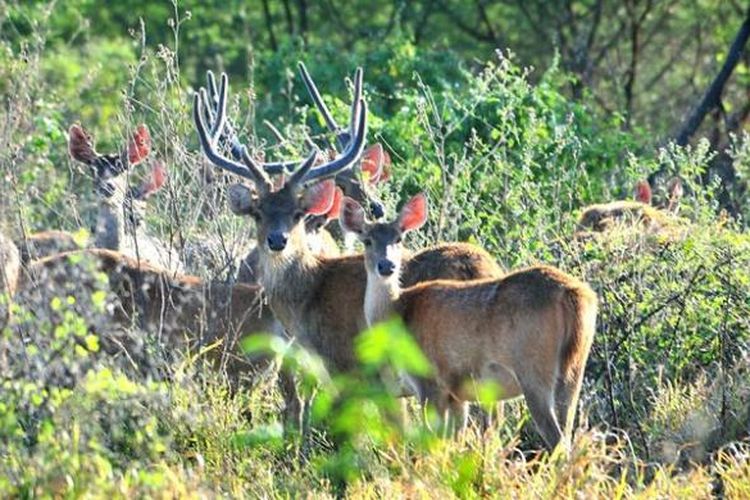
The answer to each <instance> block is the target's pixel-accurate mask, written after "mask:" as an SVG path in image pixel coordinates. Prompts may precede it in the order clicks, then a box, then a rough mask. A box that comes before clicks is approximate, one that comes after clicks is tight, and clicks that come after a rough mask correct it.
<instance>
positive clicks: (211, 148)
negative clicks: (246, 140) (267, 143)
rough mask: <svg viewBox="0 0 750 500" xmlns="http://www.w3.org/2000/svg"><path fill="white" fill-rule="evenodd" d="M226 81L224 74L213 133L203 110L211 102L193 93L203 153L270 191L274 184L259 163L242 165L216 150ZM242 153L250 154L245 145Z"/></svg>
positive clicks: (260, 187)
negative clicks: (207, 126) (258, 165)
mask: <svg viewBox="0 0 750 500" xmlns="http://www.w3.org/2000/svg"><path fill="white" fill-rule="evenodd" d="M226 82H227V78H226V75H222V82H221V83H222V92H220V97H221V95H223V96H224V99H223V102H219V104H220V105H219V107H218V111H217V115H216V122H215V123H214V124H213V126H212V127H211V129H212V133H211V134H209V132H208V130H207V128H206V123H205V122H204V119H203V111H202V106H204V105H205V106H208V105H209V103H207V102H202V100H201V94H200V93H198V92H196V93H194V94H193V120H194V121H195V127H196V130H197V132H198V139H199V140H200V143H201V148H202V149H203V153H204V154H205V155H206V157H207V158H208V159H209V160H210V161H211V163H213V164H214V165H216V166H217V167H219V168H222V169H224V170H227V171H228V172H231V173H233V174H235V175H239V176H240V177H243V178H245V179H249V180H251V181H252V182H253V183H255V185H256V186H257V187H258V189H259V190H260V191H269V190H270V189H271V186H272V184H271V181H270V179H269V178H268V176H267V175H266V174H265V172H263V171H262V170H260V169H259V168H257V165H254V164H252V163H251V164H248V165H242V164H240V163H237V162H235V161H233V160H230V159H229V158H226V157H224V156H222V155H221V154H220V153H219V152H217V150H216V144H215V143H216V140H217V139H218V137H217V136H216V134H217V132H216V131H218V134H220V133H221V130H222V126H223V122H224V119H225V116H224V115H225V113H226ZM220 101H221V99H220ZM242 154H243V159H244V157H245V156H247V157H248V158H249V156H250V155H249V154H248V153H247V148H245V147H244V146H242Z"/></svg>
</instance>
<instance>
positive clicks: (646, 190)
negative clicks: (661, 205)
mask: <svg viewBox="0 0 750 500" xmlns="http://www.w3.org/2000/svg"><path fill="white" fill-rule="evenodd" d="M635 199H636V200H638V201H640V202H641V203H645V204H646V205H650V204H651V186H649V184H648V181H638V182H637V183H636V184H635Z"/></svg>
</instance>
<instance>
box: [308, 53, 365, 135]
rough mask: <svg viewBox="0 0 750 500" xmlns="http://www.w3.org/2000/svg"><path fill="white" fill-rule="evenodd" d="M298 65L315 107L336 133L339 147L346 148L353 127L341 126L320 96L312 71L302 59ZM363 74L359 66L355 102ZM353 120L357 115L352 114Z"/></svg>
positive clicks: (353, 121) (330, 128)
mask: <svg viewBox="0 0 750 500" xmlns="http://www.w3.org/2000/svg"><path fill="white" fill-rule="evenodd" d="M297 67H298V69H299V73H300V76H301V77H302V81H303V82H304V83H305V88H306V89H307V92H308V94H310V97H311V98H312V100H313V103H314V104H315V107H316V108H318V111H320V114H321V115H323V120H324V121H325V122H326V126H328V130H330V131H331V132H334V133H335V134H336V141H337V142H338V143H339V147H340V148H342V149H343V148H346V146H347V145H348V144H349V141H350V140H351V138H352V136H351V134H350V133H349V132H350V130H351V129H350V130H346V129H343V128H341V127H339V125H338V123H336V120H334V119H333V115H331V112H330V111H329V110H328V106H326V104H325V102H323V98H322V97H321V96H320V92H319V91H318V87H317V86H316V85H315V82H314V81H313V79H312V77H311V76H310V73H309V72H308V71H307V67H305V64H304V63H303V62H302V61H300V62H298V63H297ZM362 76H363V73H362V68H357V72H356V73H355V74H354V102H357V101H358V100H359V98H360V97H361V94H362ZM351 120H352V123H356V120H357V117H356V116H352V117H351Z"/></svg>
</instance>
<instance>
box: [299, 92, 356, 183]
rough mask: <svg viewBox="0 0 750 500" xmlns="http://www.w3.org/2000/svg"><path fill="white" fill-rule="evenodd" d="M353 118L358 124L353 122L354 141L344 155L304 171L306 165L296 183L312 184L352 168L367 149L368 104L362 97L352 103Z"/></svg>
mask: <svg viewBox="0 0 750 500" xmlns="http://www.w3.org/2000/svg"><path fill="white" fill-rule="evenodd" d="M352 116H354V117H356V122H355V121H354V120H352V123H351V129H350V134H351V137H352V140H351V141H349V144H348V145H347V147H346V150H344V153H343V154H342V155H341V156H339V157H338V158H336V159H334V160H333V161H330V162H328V163H324V164H323V165H319V166H317V167H315V168H310V167H311V166H312V165H310V166H308V167H307V169H305V170H304V171H303V168H304V165H303V167H302V168H300V169H299V170H298V171H297V172H295V173H294V175H293V178H294V180H295V182H302V183H310V182H313V181H319V180H321V179H327V178H330V177H335V176H336V175H338V174H339V173H341V172H343V171H344V170H347V169H349V168H351V166H352V165H353V164H354V163H355V162H356V161H358V160H359V158H360V156H362V150H363V149H364V147H365V138H366V136H367V103H366V102H365V100H364V99H362V98H361V97H360V98H359V99H358V101H355V102H354V103H352ZM291 181H292V179H290V182H291Z"/></svg>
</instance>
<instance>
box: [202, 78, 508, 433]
mask: <svg viewBox="0 0 750 500" xmlns="http://www.w3.org/2000/svg"><path fill="white" fill-rule="evenodd" d="M361 85H362V70H361V69H358V70H357V73H356V76H355V79H354V100H353V104H352V109H351V121H350V130H349V134H350V137H351V140H350V141H349V142H348V143H347V147H346V149H345V150H344V152H343V153H342V154H341V155H340V156H338V157H336V158H335V159H333V160H331V161H329V162H327V163H324V164H322V165H318V166H315V167H313V164H314V163H315V156H316V155H315V154H312V155H311V156H310V157H309V158H308V159H307V160H305V161H304V162H303V164H302V165H301V166H300V167H299V169H297V170H296V171H295V172H294V173H292V174H291V175H290V176H289V178H288V179H287V180H286V182H285V183H284V184H283V186H281V187H280V188H278V189H274V185H273V183H272V182H271V180H270V179H269V177H268V175H267V173H266V172H265V170H264V169H263V168H262V167H261V166H260V165H258V164H257V163H256V162H255V161H253V160H252V158H250V157H249V155H247V154H246V148H244V147H242V153H243V154H242V155H240V158H241V159H242V161H241V162H240V161H235V160H232V159H230V158H228V157H226V156H223V155H222V154H221V153H220V152H219V151H218V146H219V138H220V134H221V130H222V127H223V123H224V121H225V114H226V92H227V77H226V75H222V78H221V86H220V90H219V95H220V99H219V105H218V106H217V107H216V108H215V109H216V112H215V113H211V114H212V115H213V116H212V117H213V122H212V123H211V127H210V130H209V128H208V127H207V125H206V122H205V109H204V108H205V106H206V104H205V103H204V100H205V97H202V96H205V93H198V94H196V95H195V99H194V108H193V117H194V120H195V123H196V129H197V131H198V137H199V139H200V143H201V147H202V149H203V151H204V153H205V155H206V157H207V158H208V159H209V160H210V161H211V162H213V163H214V164H215V165H217V166H218V167H220V168H223V169H225V170H227V171H229V172H232V173H234V174H236V175H239V176H240V177H243V178H245V179H248V180H250V181H251V182H252V183H253V185H254V186H255V190H254V191H250V190H249V189H248V188H245V189H244V190H240V189H237V190H235V191H234V192H233V193H230V204H231V205H234V211H235V212H236V213H246V214H248V215H250V216H252V217H253V218H254V219H255V222H256V226H257V235H258V269H259V280H260V283H261V284H262V285H263V287H264V289H265V292H266V294H267V295H268V298H269V305H270V307H271V309H272V310H273V312H274V315H275V316H276V317H277V319H278V320H279V321H280V322H281V323H282V325H283V326H284V328H285V329H286V331H287V332H288V333H289V334H290V335H291V336H293V337H294V338H295V339H297V340H298V341H299V342H301V343H302V344H303V345H305V346H307V347H310V348H312V349H313V350H314V351H315V352H317V353H318V354H320V355H321V356H322V358H323V359H324V360H325V361H326V362H327V365H328V367H329V369H331V370H334V371H346V370H350V369H352V368H354V367H355V366H356V365H357V359H356V356H355V353H354V347H353V341H354V338H355V337H356V336H357V334H358V333H359V332H360V331H361V330H362V329H363V328H365V327H366V326H367V324H366V321H365V318H364V313H363V303H364V298H365V282H366V274H365V269H364V265H363V256H362V255H361V254H358V255H348V256H341V257H326V256H321V255H317V254H315V253H314V252H313V251H312V250H311V249H310V247H309V245H308V244H307V241H306V235H305V223H304V219H305V216H306V215H320V214H324V213H327V212H328V211H329V210H330V209H331V206H332V204H333V202H334V196H335V185H334V182H333V181H332V180H331V179H332V178H333V177H335V176H337V175H338V174H339V173H341V172H342V171H344V170H346V169H348V168H351V167H352V165H353V164H354V163H355V162H356V161H357V160H358V159H359V158H360V155H361V153H362V151H363V149H364V143H365V135H366V117H367V106H366V103H365V101H364V100H363V99H362V98H361ZM409 262H410V263H409V264H408V266H409V270H408V271H407V273H406V276H408V279H411V280H414V281H413V282H410V283H408V284H410V285H411V284H413V283H414V282H416V281H418V280H429V279H436V278H455V279H474V278H479V277H485V276H488V275H489V276H498V275H499V274H500V273H501V270H500V268H499V267H498V265H497V263H496V262H495V261H494V259H492V257H491V256H489V255H488V254H486V252H483V251H482V250H479V249H477V248H476V247H473V246H470V245H466V244H463V245H461V244H458V245H451V244H447V245H442V246H438V247H434V248H431V249H428V250H425V251H423V252H422V253H420V254H417V255H416V256H415V257H414V258H413V259H412V260H410V261H409ZM282 382H283V383H284V384H285V385H284V387H283V390H284V392H285V395H284V396H285V401H286V403H287V408H286V413H285V417H286V419H287V421H289V419H294V420H297V421H298V419H299V417H300V415H301V408H302V404H303V403H302V401H300V400H299V398H298V397H297V395H296V394H295V392H294V386H293V384H290V381H289V379H284V380H282ZM298 423H299V421H298Z"/></svg>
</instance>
